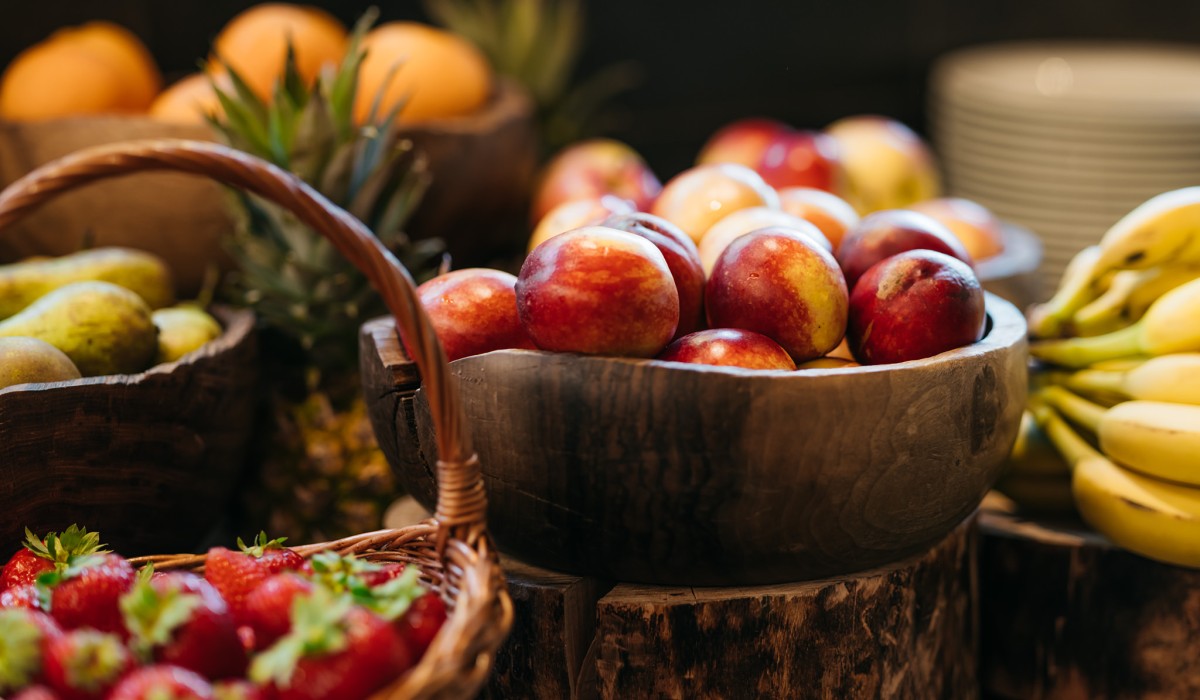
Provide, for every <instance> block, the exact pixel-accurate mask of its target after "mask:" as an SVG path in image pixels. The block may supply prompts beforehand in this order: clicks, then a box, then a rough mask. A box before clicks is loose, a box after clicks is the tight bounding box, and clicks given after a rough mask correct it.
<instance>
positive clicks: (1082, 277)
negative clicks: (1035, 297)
mask: <svg viewBox="0 0 1200 700" xmlns="http://www.w3.org/2000/svg"><path fill="white" fill-rule="evenodd" d="M1099 260H1100V247H1099V246H1088V247H1087V248H1084V249H1083V250H1081V251H1079V252H1078V253H1076V254H1075V257H1073V258H1071V262H1069V263H1067V267H1066V269H1065V270H1063V274H1062V278H1061V279H1060V280H1059V283H1058V289H1057V290H1056V291H1055V292H1054V296H1052V297H1050V299H1049V300H1048V301H1046V302H1045V303H1043V304H1037V305H1035V306H1033V307H1032V308H1031V309H1030V310H1029V319H1028V320H1029V332H1030V333H1031V334H1032V335H1033V336H1034V337H1035V338H1053V337H1055V336H1057V335H1059V334H1060V333H1061V332H1062V329H1063V326H1064V324H1065V323H1066V321H1068V320H1069V319H1070V318H1071V315H1072V314H1073V313H1075V312H1076V311H1077V310H1078V309H1079V308H1080V307H1082V306H1084V305H1085V304H1087V303H1088V302H1090V301H1092V300H1093V299H1095V298H1096V297H1097V296H1099V295H1100V294H1101V293H1102V292H1103V291H1104V290H1103V289H1100V288H1099V286H1100V285H1099V284H1098V281H1097V278H1098V275H1096V274H1095V273H1096V264H1097V262H1098V261H1099Z"/></svg>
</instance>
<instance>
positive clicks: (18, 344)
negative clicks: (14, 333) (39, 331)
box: [0, 338, 80, 389]
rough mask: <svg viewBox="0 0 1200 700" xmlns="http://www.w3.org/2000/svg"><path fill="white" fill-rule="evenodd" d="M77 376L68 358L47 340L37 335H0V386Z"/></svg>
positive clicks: (68, 378) (0, 387)
mask: <svg viewBox="0 0 1200 700" xmlns="http://www.w3.org/2000/svg"><path fill="white" fill-rule="evenodd" d="M79 377H80V374H79V368H78V367H76V366H75V363H74V362H71V358H69V357H67V356H66V355H65V354H64V353H63V351H62V350H59V349H58V348H56V347H54V346H53V345H51V344H50V343H47V342H45V341H43V340H38V339H37V338H0V389H3V388H5V387H10V386H15V385H17V384H33V383H41V382H63V381H68V380H71V379H79Z"/></svg>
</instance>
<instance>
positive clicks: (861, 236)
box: [837, 209, 973, 289]
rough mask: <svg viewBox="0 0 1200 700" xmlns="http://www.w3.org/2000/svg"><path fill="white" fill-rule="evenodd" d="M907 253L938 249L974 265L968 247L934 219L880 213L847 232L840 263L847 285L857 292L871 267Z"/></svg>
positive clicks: (901, 212) (913, 214) (912, 213)
mask: <svg viewBox="0 0 1200 700" xmlns="http://www.w3.org/2000/svg"><path fill="white" fill-rule="evenodd" d="M906 250H936V251H937V252H939V253H945V254H946V255H952V256H954V257H956V258H958V259H959V260H961V261H963V262H964V263H966V264H967V265H968V266H971V265H973V263H972V261H971V256H970V255H969V254H968V253H967V250H966V248H964V247H963V245H962V243H959V242H958V239H957V238H955V237H954V234H953V233H950V229H948V228H946V227H945V226H944V225H942V224H941V223H939V222H938V221H937V220H936V219H934V218H933V217H931V216H926V215H925V214H921V213H918V212H915V211H909V210H907V209H888V210H886V211H877V212H875V213H874V214H870V215H868V216H866V217H864V218H863V220H862V221H859V222H858V223H857V224H855V225H854V226H853V227H852V228H851V229H850V230H849V231H847V232H846V237H845V238H844V239H842V245H841V246H839V247H838V251H837V260H838V263H839V264H840V265H841V266H842V272H844V273H845V274H846V283H847V284H849V285H850V289H854V284H855V282H857V281H858V278H859V277H861V276H862V274H863V273H864V272H866V271H867V268H869V267H871V266H872V265H874V264H875V263H877V262H879V261H880V260H883V259H884V258H887V257H890V256H892V255H895V254H897V253H903V252H904V251H906Z"/></svg>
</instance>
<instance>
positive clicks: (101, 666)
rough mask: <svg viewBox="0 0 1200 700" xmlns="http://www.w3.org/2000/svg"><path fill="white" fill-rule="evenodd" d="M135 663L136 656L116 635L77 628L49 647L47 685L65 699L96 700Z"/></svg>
mask: <svg viewBox="0 0 1200 700" xmlns="http://www.w3.org/2000/svg"><path fill="white" fill-rule="evenodd" d="M133 665H134V660H133V655H132V654H130V653H129V650H128V649H126V648H125V645H124V644H122V643H121V640H120V638H118V637H117V636H116V635H112V634H106V633H104V632H97V631H96V630H90V629H82V630H73V631H71V632H67V633H66V634H64V635H62V636H61V637H58V638H57V639H54V640H51V642H50V644H49V645H48V646H47V647H46V661H45V673H46V684H47V685H49V686H50V688H51V689H52V690H54V692H56V693H58V694H59V695H60V696H62V698H63V700H95V699H97V698H102V697H104V696H105V693H107V692H108V689H109V688H111V687H112V686H113V685H115V684H116V682H117V681H118V680H120V679H121V677H122V676H124V675H125V674H126V673H127V672H128V671H129V670H130V669H131V668H133Z"/></svg>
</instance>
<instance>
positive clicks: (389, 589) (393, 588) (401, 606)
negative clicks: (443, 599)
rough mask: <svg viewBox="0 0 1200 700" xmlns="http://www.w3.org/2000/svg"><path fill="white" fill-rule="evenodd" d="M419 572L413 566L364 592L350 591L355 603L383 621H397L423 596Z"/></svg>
mask: <svg viewBox="0 0 1200 700" xmlns="http://www.w3.org/2000/svg"><path fill="white" fill-rule="evenodd" d="M420 576H421V572H420V570H418V569H417V568H416V567H415V566H410V567H407V568H406V569H405V570H404V573H402V574H400V575H399V576H397V577H396V578H394V579H392V580H391V581H388V582H386V583H382V584H380V585H378V586H375V587H374V588H368V589H366V591H358V590H352V591H351V593H353V594H354V595H355V602H356V603H358V604H359V605H361V606H363V607H364V608H367V609H368V610H370V611H371V612H373V613H375V614H376V615H379V616H380V617H382V618H383V619H385V620H388V621H392V620H397V619H399V618H400V616H401V615H403V614H404V613H405V612H407V611H408V608H409V607H410V606H411V605H412V603H413V601H414V600H416V599H417V598H420V597H421V596H423V595H425V590H426V589H425V587H424V586H422V585H421V582H420Z"/></svg>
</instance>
